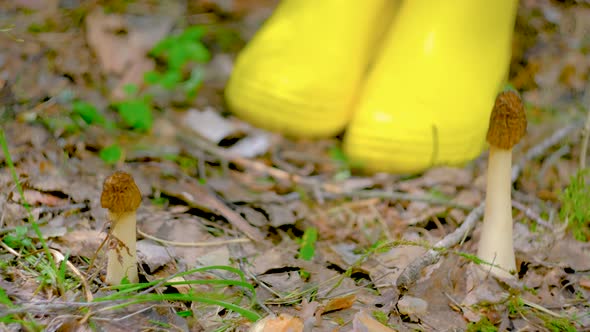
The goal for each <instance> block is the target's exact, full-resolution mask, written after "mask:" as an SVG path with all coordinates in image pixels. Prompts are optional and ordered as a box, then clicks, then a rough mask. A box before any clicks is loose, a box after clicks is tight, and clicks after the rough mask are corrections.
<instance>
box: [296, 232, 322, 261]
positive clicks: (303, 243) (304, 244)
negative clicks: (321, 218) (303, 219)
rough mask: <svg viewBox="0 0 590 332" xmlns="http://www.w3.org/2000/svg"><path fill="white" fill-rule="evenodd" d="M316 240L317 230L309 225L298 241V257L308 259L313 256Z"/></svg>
mask: <svg viewBox="0 0 590 332" xmlns="http://www.w3.org/2000/svg"><path fill="white" fill-rule="evenodd" d="M317 240H318V230H317V228H315V227H309V228H307V229H306V230H305V232H304V233H303V236H302V237H301V240H300V242H299V258H301V259H303V260H306V261H310V260H311V259H312V258H313V256H315V243H316V242H317Z"/></svg>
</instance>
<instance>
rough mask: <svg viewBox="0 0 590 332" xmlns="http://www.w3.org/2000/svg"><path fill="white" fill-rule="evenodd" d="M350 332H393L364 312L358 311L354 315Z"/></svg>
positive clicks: (393, 331)
mask: <svg viewBox="0 0 590 332" xmlns="http://www.w3.org/2000/svg"><path fill="white" fill-rule="evenodd" d="M352 331H353V332H395V331H396V330H393V329H391V328H389V327H387V326H385V325H383V324H381V323H379V322H378V321H377V320H376V319H375V318H373V317H371V315H370V314H369V313H367V312H366V311H365V310H361V311H359V312H358V313H357V314H356V315H354V319H353V320H352Z"/></svg>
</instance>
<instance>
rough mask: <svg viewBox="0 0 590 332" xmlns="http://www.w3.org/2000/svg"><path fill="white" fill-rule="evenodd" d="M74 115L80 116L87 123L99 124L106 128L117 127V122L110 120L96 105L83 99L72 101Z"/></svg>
mask: <svg viewBox="0 0 590 332" xmlns="http://www.w3.org/2000/svg"><path fill="white" fill-rule="evenodd" d="M72 116H73V117H79V118H80V119H81V120H82V121H84V123H85V124H87V125H98V126H101V127H104V128H106V129H114V128H115V124H114V123H113V122H111V121H108V120H107V118H106V117H105V116H104V115H103V114H102V113H100V112H99V111H98V110H97V109H96V107H95V106H94V105H92V104H90V103H88V102H85V101H82V100H76V101H74V102H73V103H72Z"/></svg>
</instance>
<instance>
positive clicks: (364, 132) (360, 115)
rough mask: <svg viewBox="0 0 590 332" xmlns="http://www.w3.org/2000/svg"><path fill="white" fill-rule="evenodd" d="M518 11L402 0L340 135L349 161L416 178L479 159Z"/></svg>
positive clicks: (511, 4)
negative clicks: (434, 169)
mask: <svg viewBox="0 0 590 332" xmlns="http://www.w3.org/2000/svg"><path fill="white" fill-rule="evenodd" d="M517 6H518V0H495V1H488V0H453V1H449V0H410V1H404V2H403V4H402V5H401V7H400V8H399V13H398V15H397V16H396V18H395V21H394V22H393V24H392V25H391V27H390V30H389V32H388V35H387V36H386V37H385V40H384V45H383V49H382V50H381V54H380V55H379V58H378V59H377V60H376V63H375V66H374V67H373V68H372V72H371V73H370V74H369V76H368V78H367V82H366V84H365V90H364V92H363V94H362V95H361V96H360V99H359V104H358V107H357V109H356V110H355V114H354V117H353V119H352V121H351V124H350V126H349V128H348V131H347V135H346V137H345V142H344V150H345V152H346V153H347V154H348V156H349V158H350V160H351V161H352V163H353V164H356V165H359V166H360V167H363V168H365V169H367V170H369V171H389V172H397V173H415V172H420V171H423V170H425V169H426V168H428V167H431V166H434V165H461V164H463V163H465V162H467V161H469V160H472V159H474V158H475V157H477V156H478V155H479V154H480V153H481V151H482V150H483V148H484V147H485V134H486V131H487V127H488V120H489V116H490V112H491V110H492V107H493V105H494V98H495V96H496V94H497V92H498V91H499V90H500V89H501V87H502V85H503V83H504V80H505V77H506V75H507V72H508V67H509V63H510V55H511V40H512V32H513V28H514V21H515V16H516V10H517Z"/></svg>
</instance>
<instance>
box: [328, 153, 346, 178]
mask: <svg viewBox="0 0 590 332" xmlns="http://www.w3.org/2000/svg"><path fill="white" fill-rule="evenodd" d="M330 158H332V160H333V161H334V162H335V163H336V164H337V165H338V171H337V172H336V174H335V175H334V180H336V181H340V180H346V179H348V178H350V175H351V171H350V167H349V161H348V157H347V156H346V154H345V153H344V151H342V149H340V148H339V147H337V146H333V147H331V148H330Z"/></svg>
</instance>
